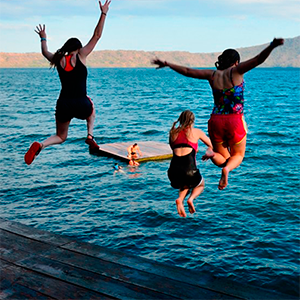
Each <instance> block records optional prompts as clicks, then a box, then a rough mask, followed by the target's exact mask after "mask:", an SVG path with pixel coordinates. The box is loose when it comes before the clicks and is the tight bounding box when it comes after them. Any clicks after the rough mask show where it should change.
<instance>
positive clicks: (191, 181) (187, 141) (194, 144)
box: [168, 110, 213, 217]
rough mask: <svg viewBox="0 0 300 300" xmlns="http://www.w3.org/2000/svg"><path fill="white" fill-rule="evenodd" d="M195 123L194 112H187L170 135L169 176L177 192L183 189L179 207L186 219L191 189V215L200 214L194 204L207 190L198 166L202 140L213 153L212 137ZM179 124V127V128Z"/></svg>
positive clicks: (177, 202)
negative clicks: (197, 157)
mask: <svg viewBox="0 0 300 300" xmlns="http://www.w3.org/2000/svg"><path fill="white" fill-rule="evenodd" d="M194 120H195V116H194V113H193V112H191V111H190V110H185V111H183V112H182V113H181V115H180V116H179V118H178V120H177V121H176V122H174V124H173V126H172V128H171V130H170V135H169V143H170V146H171V148H172V150H173V158H172V160H171V163H170V168H169V170H168V177H169V179H170V182H171V186H172V187H173V188H174V189H179V197H178V198H177V199H176V206H177V211H178V214H179V215H180V216H181V217H186V213H185V210H184V206H183V201H184V198H185V197H186V196H187V194H188V192H189V190H190V189H191V195H190V197H189V199H188V200H187V204H188V207H189V212H190V213H191V214H193V213H194V212H195V211H196V210H195V207H194V204H193V201H194V199H195V198H196V197H198V196H199V195H200V194H201V193H202V192H203V190H204V179H203V178H202V176H201V174H200V171H199V169H198V168H197V166H196V153H197V151H198V141H199V140H201V141H202V143H204V144H205V145H206V146H207V147H209V151H211V153H212V154H213V152H212V144H211V141H210V139H209V137H208V136H207V135H206V134H205V133H204V132H203V131H202V130H200V129H197V128H194ZM177 123H179V124H178V126H177V127H176V124H177ZM205 159H206V158H205Z"/></svg>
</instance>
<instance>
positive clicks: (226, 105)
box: [212, 69, 245, 115]
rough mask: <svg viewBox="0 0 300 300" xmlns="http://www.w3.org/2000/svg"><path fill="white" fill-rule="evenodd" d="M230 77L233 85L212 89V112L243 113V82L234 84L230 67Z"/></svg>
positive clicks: (222, 113) (217, 113)
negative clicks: (227, 87) (226, 87)
mask: <svg viewBox="0 0 300 300" xmlns="http://www.w3.org/2000/svg"><path fill="white" fill-rule="evenodd" d="M213 76H214V74H213ZM230 79H231V83H232V85H233V87H232V88H229V89H222V90H219V89H212V91H213V96H214V108H213V111H212V114H216V115H228V114H243V113H244V90H245V82H244V81H243V82H242V83H241V84H239V85H234V83H233V80H232V69H231V70H230Z"/></svg>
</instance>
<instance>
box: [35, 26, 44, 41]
mask: <svg viewBox="0 0 300 300" xmlns="http://www.w3.org/2000/svg"><path fill="white" fill-rule="evenodd" d="M34 31H35V32H36V33H37V34H38V35H39V36H40V38H44V39H45V38H46V37H47V35H46V26H45V24H44V25H43V26H42V25H41V24H39V25H38V26H36V30H34Z"/></svg>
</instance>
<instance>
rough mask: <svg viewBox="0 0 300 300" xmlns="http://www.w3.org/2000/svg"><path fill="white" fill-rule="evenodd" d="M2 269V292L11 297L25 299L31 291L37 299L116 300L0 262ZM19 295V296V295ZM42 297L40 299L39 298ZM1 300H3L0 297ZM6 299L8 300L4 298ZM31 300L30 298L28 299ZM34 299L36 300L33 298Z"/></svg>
mask: <svg viewBox="0 0 300 300" xmlns="http://www.w3.org/2000/svg"><path fill="white" fill-rule="evenodd" d="M0 269H1V279H2V280H1V281H3V282H2V284H1V290H3V291H6V294H7V295H9V294H10V293H11V291H13V292H14V293H13V295H15V298H8V299H23V298H21V297H22V294H23V290H24V289H25V290H27V289H28V290H29V291H31V292H32V293H34V292H35V293H36V295H37V296H36V298H35V299H44V298H43V297H49V298H50V299H75V300H78V299H101V300H102V299H103V300H113V299H116V298H112V297H108V296H105V295H103V294H100V293H96V292H93V291H91V290H89V289H85V288H81V287H79V286H76V285H72V284H69V283H67V282H64V281H61V280H57V279H55V278H52V277H49V276H45V275H43V274H41V273H37V272H34V271H31V270H28V269H24V268H21V267H18V266H16V265H14V264H11V263H8V262H5V261H3V260H0ZM18 294H19V295H18ZM38 295H40V297H38ZM0 299H2V298H1V297H0ZM4 299H6V298H4ZM24 299H27V298H24ZM28 299H30V298H28ZM33 299H34V298H33Z"/></svg>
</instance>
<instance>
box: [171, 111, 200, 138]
mask: <svg viewBox="0 0 300 300" xmlns="http://www.w3.org/2000/svg"><path fill="white" fill-rule="evenodd" d="M178 122H179V125H178V127H176V124H177V123H178ZM194 122H195V115H194V113H193V112H191V111H190V110H185V111H183V112H182V113H181V114H180V116H179V118H178V119H177V121H175V122H174V123H173V126H172V128H171V130H170V140H171V141H173V140H174V137H175V136H176V135H177V134H178V133H179V132H180V131H182V130H184V129H186V128H188V127H190V126H191V125H193V123H194Z"/></svg>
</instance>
